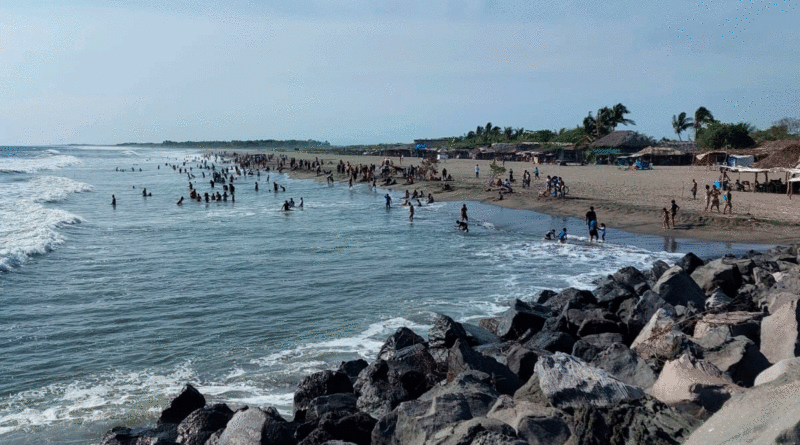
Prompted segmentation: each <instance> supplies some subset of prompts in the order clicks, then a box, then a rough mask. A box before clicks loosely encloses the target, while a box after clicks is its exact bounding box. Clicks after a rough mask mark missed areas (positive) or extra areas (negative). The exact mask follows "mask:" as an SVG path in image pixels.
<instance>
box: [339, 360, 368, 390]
mask: <svg viewBox="0 0 800 445" xmlns="http://www.w3.org/2000/svg"><path fill="white" fill-rule="evenodd" d="M367 366H369V363H367V361H366V360H364V359H358V360H350V361H347V362H342V363H341V364H340V365H339V369H337V371H339V372H343V373H345V374H347V376H348V377H350V383H352V384H353V385H355V383H356V379H358V374H360V373H361V371H363V370H364V368H366V367H367Z"/></svg>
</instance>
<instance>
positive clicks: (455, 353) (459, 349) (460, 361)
mask: <svg viewBox="0 0 800 445" xmlns="http://www.w3.org/2000/svg"><path fill="white" fill-rule="evenodd" d="M469 370H475V371H481V372H485V373H486V374H489V375H490V376H492V381H493V382H494V387H495V388H496V389H497V391H499V392H500V393H501V394H514V391H516V390H518V389H519V387H520V386H522V381H521V380H520V379H519V377H517V375H516V374H514V373H513V372H512V371H511V370H510V369H509V368H508V367H507V366H505V365H503V364H500V363H499V362H498V361H497V360H495V359H493V358H491V357H487V356H485V355H482V354H479V353H477V352H475V351H474V350H473V349H472V348H470V347H469V345H467V344H466V342H462V341H461V340H456V343H455V344H454V345H453V347H452V348H451V349H450V358H449V359H448V371H447V376H448V380H452V379H454V378H455V377H456V376H457V375H459V374H461V373H462V372H464V371H469Z"/></svg>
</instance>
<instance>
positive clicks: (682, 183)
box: [284, 152, 800, 245]
mask: <svg viewBox="0 0 800 445" xmlns="http://www.w3.org/2000/svg"><path fill="white" fill-rule="evenodd" d="M284 154H286V155H287V156H289V157H290V158H291V157H295V158H297V159H311V160H313V159H314V158H322V159H323V160H324V162H325V166H326V170H333V171H334V177H335V178H336V180H337V181H340V180H346V179H345V176H344V175H337V174H336V168H335V164H336V163H338V162H339V160H340V159H341V160H343V161H345V162H348V161H349V162H350V163H351V164H354V165H358V164H380V162H381V161H382V160H383V159H384V158H383V157H379V156H352V155H334V154H331V155H321V154H318V153H303V152H286V153H284ZM390 159H391V160H392V162H394V165H396V166H398V165H401V164H400V159H399V158H397V157H394V158H390ZM420 162H421V159H420V158H404V159H403V160H402V166H408V165H416V166H418V165H419V164H420ZM490 163H491V161H475V160H471V159H449V160H447V161H440V162H439V165H438V168H439V170H440V172H441V169H442V168H446V169H447V172H448V174H450V175H452V177H453V181H452V182H449V184H450V186H451V187H452V188H453V191H443V185H444V183H443V182H438V181H434V182H429V181H417V182H416V183H415V184H414V185H413V186H407V185H403V184H402V183H403V179H402V177H399V179H398V181H397V182H398V184H397V185H394V186H389V187H386V188H389V189H393V190H406V189H408V190H409V191H411V192H413V191H414V190H418V191H420V192H424V193H425V195H427V194H428V193H431V194H433V196H434V198H435V199H436V200H440V201H480V202H483V203H487V204H493V205H498V206H502V207H509V208H516V209H527V210H535V211H537V212H542V213H547V214H551V215H563V216H573V217H577V218H581V219H582V218H583V217H584V215H585V213H586V211H587V210H588V209H589V206H594V208H595V211H596V212H597V215H598V221H599V222H601V223H605V224H606V225H607V226H608V227H611V228H615V229H620V230H625V231H628V232H633V233H644V234H654V235H664V234H665V233H670V234H671V236H675V237H677V238H694V239H703V240H714V241H732V242H733V241H735V242H746V243H758V244H780V245H790V244H793V243H796V242H797V241H798V240H800V200H798V199H789V197H788V196H786V195H784V194H775V193H752V192H733V199H732V202H733V212H734V213H733V215H722V214H720V213H717V212H716V211H714V212H705V211H704V208H705V202H704V199H703V190H704V189H705V185H706V184H709V185H711V184H713V183H714V181H715V180H717V179H719V175H720V173H719V170H709V169H708V168H707V167H702V166H669V167H659V166H656V167H654V168H653V170H645V171H636V170H622V169H620V168H618V167H616V166H608V165H587V166H557V165H551V164H534V163H531V162H508V161H507V162H505V168H506V172H505V173H504V178H505V177H507V176H508V173H509V171H510V170H513V172H514V178H515V179H516V182H515V183H514V193H511V194H506V195H505V196H504V199H503V200H501V201H500V200H497V198H498V195H499V194H498V192H496V191H490V190H489V187H488V183H489V180H490V176H491V169H490V168H489V164H490ZM476 164H477V165H479V167H480V177H479V178H475V165H476ZM535 167H538V168H539V177H540V179H539V180H538V181H537V180H536V179H533V180H532V182H531V188H525V189H523V188H522V174H523V172H524V171H525V170H526V169H527V170H528V171H529V172H530V173H531V174H533V169H534V168H535ZM291 174H292V175H293V176H294V177H298V178H315V179H318V180H322V181H324V180H325V177H324V176H319V177H317V176H316V174H314V173H311V172H306V171H299V170H298V171H294V172H291ZM548 175H551V176H552V175H555V176H560V177H562V178H563V179H564V182H565V183H566V185H567V186H568V187H569V193H568V195H567V197H566V199H555V198H538V192H539V191H540V190H542V189H543V188H544V187H545V181H546V178H547V176H548ZM730 177H731V180H732V181H735V180H736V179H737V178H739V179H741V180H747V181H750V182H753V177H752V175H742V176H739V174H738V173H731V174H730ZM692 179H694V180H695V181H697V184H698V192H697V199H696V200H693V199H692V194H691V192H690V189H691V186H692ZM773 179H775V178H773ZM762 180H763V176H762ZM673 199H674V200H675V202H676V203H677V205H678V206H680V210H679V211H678V214H677V216H676V218H675V226H676V227H675V228H674V229H669V230H664V229H663V227H662V220H661V211H662V208H664V207H667V208H669V206H670V202H671V200H673ZM721 202H722V201H721ZM721 206H724V202H722V204H721Z"/></svg>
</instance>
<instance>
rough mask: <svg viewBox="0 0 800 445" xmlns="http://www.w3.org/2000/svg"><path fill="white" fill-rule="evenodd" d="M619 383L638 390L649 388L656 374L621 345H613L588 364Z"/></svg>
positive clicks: (633, 353)
mask: <svg viewBox="0 0 800 445" xmlns="http://www.w3.org/2000/svg"><path fill="white" fill-rule="evenodd" d="M590 364H591V365H592V366H596V367H597V368H600V369H602V370H604V371H606V372H608V373H609V374H611V375H612V376H614V377H615V378H617V379H619V381H621V382H623V383H626V384H628V385H631V386H638V387H639V388H644V389H647V388H650V387H651V386H653V384H654V383H655V381H656V377H657V375H656V373H655V372H654V371H653V369H652V368H650V366H649V365H648V364H647V363H646V362H645V361H644V360H642V359H641V358H639V356H638V355H637V354H636V353H635V352H633V351H632V350H631V349H629V348H628V347H627V346H625V345H624V344H622V343H614V344H612V345H611V346H609V347H608V348H605V349H603V350H602V351H600V352H599V353H598V354H597V355H596V356H595V357H594V359H592V361H591V362H590Z"/></svg>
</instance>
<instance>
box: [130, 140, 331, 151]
mask: <svg viewBox="0 0 800 445" xmlns="http://www.w3.org/2000/svg"><path fill="white" fill-rule="evenodd" d="M117 145H120V146H140V147H142V146H144V147H192V148H195V147H201V148H276V149H287V148H288V149H294V148H302V149H306V148H330V146H331V144H330V142H328V141H325V142H321V141H315V140H313V139H308V140H305V141H300V140H296V139H289V140H285V141H278V140H275V139H258V140H249V141H184V142H176V141H170V140H166V141H164V142H161V143H157V142H144V143H142V142H127V143H124V144H117Z"/></svg>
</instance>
